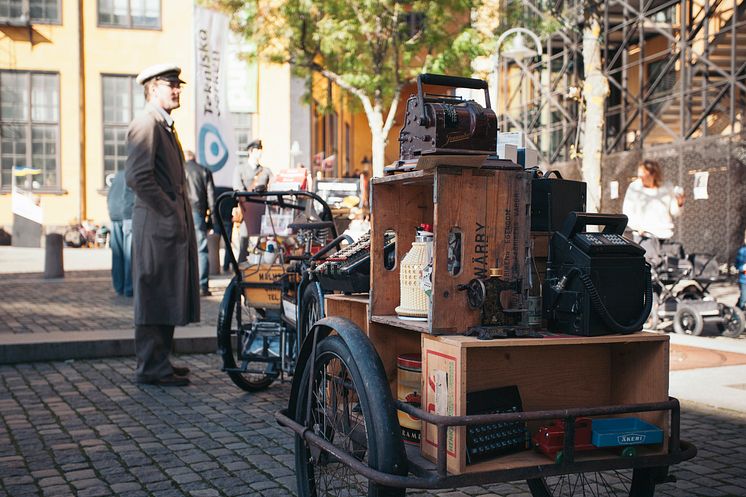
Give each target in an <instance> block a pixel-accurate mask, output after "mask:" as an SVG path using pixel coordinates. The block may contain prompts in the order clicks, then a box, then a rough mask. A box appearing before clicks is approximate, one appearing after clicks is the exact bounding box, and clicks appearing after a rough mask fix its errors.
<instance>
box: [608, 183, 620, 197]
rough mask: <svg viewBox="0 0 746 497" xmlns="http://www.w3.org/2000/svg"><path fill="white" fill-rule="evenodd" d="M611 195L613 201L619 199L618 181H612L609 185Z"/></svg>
mask: <svg viewBox="0 0 746 497" xmlns="http://www.w3.org/2000/svg"><path fill="white" fill-rule="evenodd" d="M609 195H610V196H611V200H614V199H616V198H619V182H618V181H612V182H610V183H609Z"/></svg>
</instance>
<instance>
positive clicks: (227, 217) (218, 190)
mask: <svg viewBox="0 0 746 497" xmlns="http://www.w3.org/2000/svg"><path fill="white" fill-rule="evenodd" d="M232 191H233V188H231V187H229V186H216V187H215V199H218V198H220V196H221V195H222V194H223V193H226V192H232ZM237 205H238V204H237V203H236V201H235V200H227V199H226V200H223V202H222V203H221V204H220V219H221V220H222V221H223V222H222V225H223V230H224V231H225V235H226V237H227V238H228V245H227V246H226V247H225V253H224V254H223V272H224V273H228V272H230V271H231V267H230V263H231V256H230V251H231V250H233V248H232V247H231V240H232V238H233V208H234V207H236V206H237ZM217 214H218V213H217V212H216V213H215V216H213V219H215V218H216V217H217ZM215 222H217V221H215ZM215 222H213V230H214V231H215V233H218V234H220V231H219V228H218V225H217V224H215ZM221 236H222V235H221Z"/></svg>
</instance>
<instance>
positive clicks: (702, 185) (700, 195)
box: [694, 171, 710, 200]
mask: <svg viewBox="0 0 746 497" xmlns="http://www.w3.org/2000/svg"><path fill="white" fill-rule="evenodd" d="M709 178H710V173H709V172H707V171H698V172H696V173H694V200H707V199H708V198H710V197H709V195H708V194H707V181H708V180H709Z"/></svg>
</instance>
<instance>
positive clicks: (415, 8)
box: [207, 0, 483, 175]
mask: <svg viewBox="0 0 746 497" xmlns="http://www.w3.org/2000/svg"><path fill="white" fill-rule="evenodd" d="M207 1H208V3H210V4H211V5H212V6H214V7H218V8H221V9H223V10H224V11H226V12H228V14H229V15H230V16H231V19H232V27H233V29H234V30H236V31H238V32H240V33H243V34H244V35H245V36H246V37H247V38H249V39H251V40H253V41H254V42H255V44H256V46H257V47H258V51H257V57H259V58H261V59H264V60H267V61H272V62H276V63H290V64H292V67H293V70H294V71H295V72H296V74H298V75H300V76H303V77H306V78H310V77H311V75H312V74H313V73H319V74H322V75H324V76H325V77H327V78H329V79H331V80H332V81H333V82H335V83H336V84H337V85H339V86H340V87H341V88H343V89H344V90H346V91H347V92H349V93H350V94H352V95H354V96H355V97H357V98H358V99H359V101H360V103H361V104H362V107H363V110H364V111H365V114H366V116H367V118H368V123H369V126H370V129H371V134H372V138H373V150H372V155H373V173H374V175H381V174H382V172H383V161H384V158H383V153H384V148H385V145H386V139H387V136H388V133H389V130H390V129H391V127H392V125H393V122H394V115H395V113H396V109H397V106H398V104H399V95H400V92H401V89H402V87H403V86H404V85H405V84H407V83H409V82H411V81H414V80H415V78H416V77H417V75H418V74H420V73H423V72H436V73H448V74H458V75H462V74H468V73H469V72H470V69H469V63H470V62H471V60H472V59H473V58H474V57H475V56H477V55H480V54H481V53H482V51H483V48H481V47H482V44H481V43H480V39H479V36H478V35H477V33H476V32H475V31H474V30H473V29H472V28H471V27H470V25H469V24H470V12H471V10H472V8H473V7H474V4H475V2H476V0H428V1H418V0H415V1H407V0H352V1H349V0H286V1H283V0H254V1H242V0H207Z"/></svg>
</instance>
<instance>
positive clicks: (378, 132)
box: [364, 105, 387, 178]
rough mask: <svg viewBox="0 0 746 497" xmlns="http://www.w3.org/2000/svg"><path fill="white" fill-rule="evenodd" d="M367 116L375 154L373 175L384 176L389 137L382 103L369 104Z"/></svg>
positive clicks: (372, 159) (374, 176)
mask: <svg viewBox="0 0 746 497" xmlns="http://www.w3.org/2000/svg"><path fill="white" fill-rule="evenodd" d="M364 107H365V106H364ZM365 116H366V117H367V118H368V127H369V128H370V137H371V143H370V146H371V155H372V156H373V157H372V158H371V165H372V167H373V171H372V173H373V174H372V177H373V178H380V177H381V176H383V166H384V160H385V157H384V156H385V151H386V138H387V136H386V132H385V130H384V124H383V112H382V111H381V107H380V105H375V106H368V108H366V109H365Z"/></svg>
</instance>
